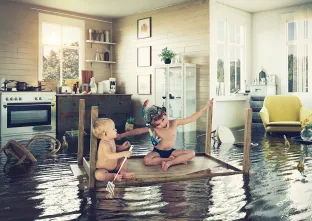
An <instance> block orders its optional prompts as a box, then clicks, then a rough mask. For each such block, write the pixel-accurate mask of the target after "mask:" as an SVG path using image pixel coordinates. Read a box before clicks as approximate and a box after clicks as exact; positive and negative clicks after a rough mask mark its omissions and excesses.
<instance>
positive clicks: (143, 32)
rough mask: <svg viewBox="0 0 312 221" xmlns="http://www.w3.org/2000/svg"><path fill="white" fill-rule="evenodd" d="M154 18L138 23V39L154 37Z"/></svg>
mask: <svg viewBox="0 0 312 221" xmlns="http://www.w3.org/2000/svg"><path fill="white" fill-rule="evenodd" d="M151 21H152V18H151V17H148V18H142V19H139V20H138V21H137V32H138V39H142V38H150V37H151V36H152V29H151V28H152V26H151Z"/></svg>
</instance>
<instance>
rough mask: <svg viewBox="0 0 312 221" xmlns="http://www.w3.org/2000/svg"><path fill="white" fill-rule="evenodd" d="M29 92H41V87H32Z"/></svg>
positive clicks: (28, 89)
mask: <svg viewBox="0 0 312 221" xmlns="http://www.w3.org/2000/svg"><path fill="white" fill-rule="evenodd" d="M27 91H41V86H37V87H34V86H30V87H28V88H27Z"/></svg>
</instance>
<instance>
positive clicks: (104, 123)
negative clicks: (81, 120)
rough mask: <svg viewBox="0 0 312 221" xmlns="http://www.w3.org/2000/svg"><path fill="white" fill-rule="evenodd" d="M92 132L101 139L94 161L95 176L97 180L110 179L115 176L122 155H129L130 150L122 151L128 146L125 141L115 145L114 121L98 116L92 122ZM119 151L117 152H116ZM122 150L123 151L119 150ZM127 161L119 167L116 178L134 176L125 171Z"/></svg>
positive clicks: (115, 131)
mask: <svg viewBox="0 0 312 221" xmlns="http://www.w3.org/2000/svg"><path fill="white" fill-rule="evenodd" d="M93 134H94V136H96V137H97V138H98V139H101V141H100V144H99V148H98V153H97V161H96V168H97V169H96V171H95V178H96V179H97V180H98V181H110V180H113V179H114V177H115V176H116V173H117V171H118V170H119V168H120V166H121V163H122V161H123V159H124V157H130V156H131V154H132V151H123V150H125V149H126V148H128V147H129V146H130V143H129V142H128V141H127V142H125V143H123V144H122V145H120V146H116V144H115V140H114V139H115V138H116V135H117V130H116V129H115V123H114V122H113V121H112V120H111V119H108V118H99V119H97V120H96V121H95V122H94V124H93ZM116 151H117V152H119V153H116ZM120 151H123V152H120ZM127 162H128V161H126V162H125V164H124V165H123V167H122V168H121V169H120V173H119V174H118V175H117V177H116V180H118V181H120V180H121V179H122V178H124V179H132V178H134V174H133V173H127V172H126V171H127Z"/></svg>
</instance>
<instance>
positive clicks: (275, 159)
mask: <svg viewBox="0 0 312 221" xmlns="http://www.w3.org/2000/svg"><path fill="white" fill-rule="evenodd" d="M199 134H201V133H199ZM196 135H198V133H194V132H193V133H189V134H187V135H186V136H183V134H179V136H178V137H179V139H178V141H177V147H179V148H181V149H182V148H187V149H192V148H193V149H195V150H196V151H198V152H200V151H201V152H202V151H204V149H205V146H204V143H205V137H204V136H202V137H198V138H196ZM234 135H235V137H236V140H238V141H241V140H242V137H243V131H241V132H236V133H235V134H234ZM27 139H28V138H25V137H21V138H20V140H21V142H26V141H27ZM29 139H30V138H29ZM130 139H131V140H130V142H132V144H134V145H135V149H134V154H135V155H141V154H146V153H148V152H149V151H151V150H152V148H153V147H152V146H151V143H150V141H149V137H148V135H141V136H137V137H135V138H130ZM67 140H68V143H69V148H68V149H67V150H65V151H63V152H59V153H58V154H57V155H56V156H55V157H48V158H47V154H48V153H49V148H50V147H49V144H46V143H44V142H41V143H36V144H35V145H34V146H32V147H31V152H32V154H33V155H34V156H35V157H36V158H37V160H38V162H37V164H33V165H29V164H21V165H19V166H12V165H13V163H14V162H12V161H8V160H7V157H6V156H5V155H4V154H0V167H2V170H0V176H1V178H2V179H0V195H1V201H2V202H1V207H0V220H141V219H142V220H147V219H150V220H311V219H312V208H311V203H310V202H311V193H312V186H311V185H310V182H311V180H312V177H311V176H312V172H311V156H312V152H311V151H312V146H308V145H301V144H297V143H293V142H292V141H290V144H291V145H290V147H286V146H285V145H284V139H283V136H282V135H276V136H264V135H263V133H254V135H253V137H252V141H253V142H257V143H259V146H256V147H252V148H251V174H250V175H232V176H226V177H213V178H211V179H198V180H192V181H184V182H171V183H164V184H158V185H152V186H144V187H127V188H116V189H115V195H114V196H112V197H110V196H108V193H107V192H106V191H105V189H104V188H97V189H95V190H91V191H89V190H87V189H82V190H79V188H78V187H82V186H83V184H79V183H80V181H79V180H78V179H77V178H76V177H74V176H73V174H72V172H71V170H70V167H69V165H70V164H75V163H76V157H77V154H76V151H77V141H78V140H77V138H72V139H71V138H69V137H68V139H67ZM289 140H290V139H289ZM3 142H5V141H2V143H3ZM121 142H123V141H121ZM85 143H86V145H88V143H89V140H88V139H87V138H86V140H85ZM88 151H89V150H88V148H85V155H88ZM212 154H213V156H215V157H217V158H220V159H222V160H224V161H226V162H229V163H230V164H232V165H234V166H236V167H239V168H241V167H242V163H243V148H239V147H234V146H232V145H227V144H222V145H221V146H220V147H219V148H213V149H212ZM303 159H304V173H303V174H302V173H300V172H299V171H298V169H297V165H298V162H299V161H300V160H303ZM84 181H86V180H84Z"/></svg>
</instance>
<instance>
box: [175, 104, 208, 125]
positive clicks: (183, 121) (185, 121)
mask: <svg viewBox="0 0 312 221" xmlns="http://www.w3.org/2000/svg"><path fill="white" fill-rule="evenodd" d="M212 103H213V98H211V99H210V101H209V102H208V103H207V104H206V105H205V107H204V108H203V109H201V110H200V111H197V112H195V113H194V114H193V115H192V116H189V117H187V118H182V119H176V122H177V125H184V124H188V123H191V122H193V121H195V120H197V119H198V118H199V117H200V116H201V115H202V114H203V113H205V112H206V110H207V109H208V108H209V107H211V105H212Z"/></svg>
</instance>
